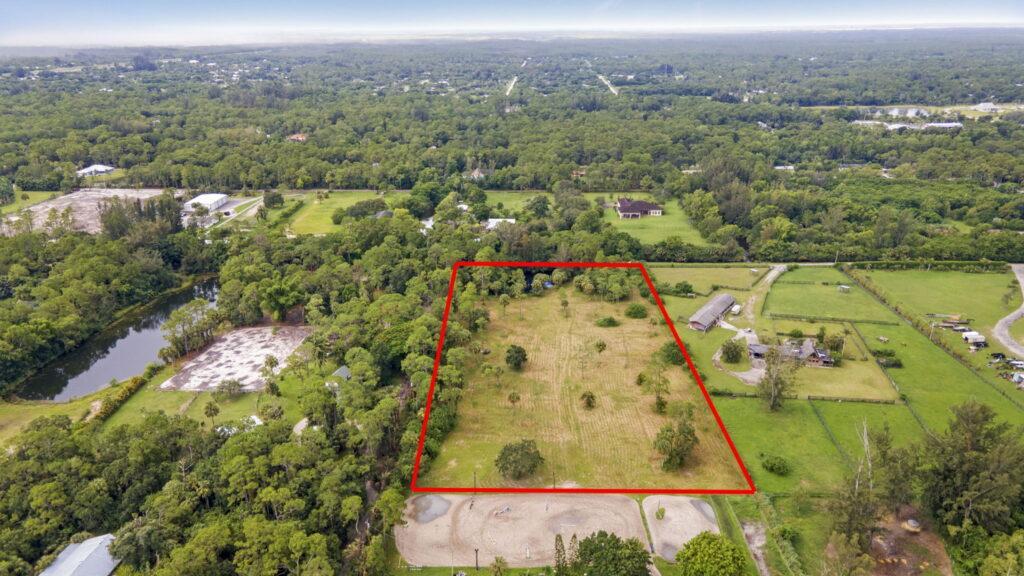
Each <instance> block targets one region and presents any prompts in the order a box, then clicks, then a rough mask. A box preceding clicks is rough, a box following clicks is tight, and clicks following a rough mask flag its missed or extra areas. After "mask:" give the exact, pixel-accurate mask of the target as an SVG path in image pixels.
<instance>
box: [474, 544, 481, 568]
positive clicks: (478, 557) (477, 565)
mask: <svg viewBox="0 0 1024 576" xmlns="http://www.w3.org/2000/svg"><path fill="white" fill-rule="evenodd" d="M473 552H474V553H475V554H476V571H477V572H479V571H480V549H479V548H473Z"/></svg>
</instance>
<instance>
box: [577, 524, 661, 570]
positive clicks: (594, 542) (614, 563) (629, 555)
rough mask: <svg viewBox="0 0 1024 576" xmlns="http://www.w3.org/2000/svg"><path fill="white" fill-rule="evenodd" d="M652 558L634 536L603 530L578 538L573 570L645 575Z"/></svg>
mask: <svg viewBox="0 0 1024 576" xmlns="http://www.w3.org/2000/svg"><path fill="white" fill-rule="evenodd" d="M650 563H651V559H650V555H649V554H648V553H647V550H646V549H645V548H644V545H643V544H641V543H640V541H639V540H637V539H636V538H630V539H628V540H623V539H622V538H619V537H618V536H616V535H615V534H609V533H608V532H605V531H604V530H601V531H599V532H596V533H594V534H591V535H590V536H587V537H586V538H584V539H583V540H580V542H579V552H578V554H577V556H576V558H575V561H574V562H573V573H574V574H586V575H587V576H647V574H648V565H650Z"/></svg>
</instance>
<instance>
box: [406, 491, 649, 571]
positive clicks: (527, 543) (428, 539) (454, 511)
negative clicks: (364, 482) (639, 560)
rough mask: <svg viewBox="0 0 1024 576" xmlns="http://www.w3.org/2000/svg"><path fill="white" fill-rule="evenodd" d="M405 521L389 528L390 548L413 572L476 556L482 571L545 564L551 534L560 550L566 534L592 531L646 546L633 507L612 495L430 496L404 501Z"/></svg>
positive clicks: (469, 561) (550, 555)
mask: <svg viewBox="0 0 1024 576" xmlns="http://www.w3.org/2000/svg"><path fill="white" fill-rule="evenodd" d="M405 521H406V524H405V525H404V526H396V527H395V542H396V544H397V545H398V551H399V552H400V553H401V554H402V557H403V558H405V560H406V562H408V563H409V564H412V565H415V566H450V565H452V564H453V563H454V565H455V566H473V565H474V563H475V561H476V555H475V550H479V551H480V565H481V566H486V565H488V564H490V563H491V562H493V561H494V558H495V556H501V557H503V558H505V560H507V561H508V563H509V565H510V566H513V567H522V568H527V567H540V566H550V565H551V564H553V563H554V560H555V535H556V534H561V535H562V537H563V538H564V539H565V543H566V546H568V544H569V539H570V538H572V535H573V534H576V535H577V536H578V537H579V538H584V537H586V536H588V535H590V534H592V533H594V532H597V531H598V530H605V531H607V532H612V533H614V534H617V535H619V536H620V537H622V538H636V539H638V540H640V541H641V542H644V543H645V546H646V542H647V539H646V537H645V536H644V526H643V520H642V519H641V518H640V510H639V508H638V507H637V505H636V502H634V501H633V500H631V499H630V498H627V497H625V496H615V495H612V496H604V495H601V496H591V495H569V494H550V495H548V494H515V495H511V494H510V495H486V496H475V497H474V496H463V495H447V494H446V495H440V494H429V495H422V496H416V497H413V498H410V499H409V500H408V501H407V502H406V509H405Z"/></svg>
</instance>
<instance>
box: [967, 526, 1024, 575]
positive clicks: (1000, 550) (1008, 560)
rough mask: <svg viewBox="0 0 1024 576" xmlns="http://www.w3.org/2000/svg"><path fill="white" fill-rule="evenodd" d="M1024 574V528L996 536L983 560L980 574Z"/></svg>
mask: <svg viewBox="0 0 1024 576" xmlns="http://www.w3.org/2000/svg"><path fill="white" fill-rule="evenodd" d="M1008 574H1024V530H1017V531H1016V532H1014V533H1013V534H1009V535H1006V534H1003V535H999V536H996V537H995V538H994V539H993V540H992V542H991V544H990V546H989V549H988V555H987V556H986V557H985V559H984V560H983V561H982V562H981V568H980V569H979V570H978V576H1007V575H1008Z"/></svg>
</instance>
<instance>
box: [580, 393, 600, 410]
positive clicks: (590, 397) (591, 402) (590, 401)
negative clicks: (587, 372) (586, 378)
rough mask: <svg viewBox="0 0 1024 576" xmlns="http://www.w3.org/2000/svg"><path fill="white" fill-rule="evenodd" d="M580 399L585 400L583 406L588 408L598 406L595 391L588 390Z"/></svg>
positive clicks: (591, 408)
mask: <svg viewBox="0 0 1024 576" xmlns="http://www.w3.org/2000/svg"><path fill="white" fill-rule="evenodd" d="M580 401H582V402H583V407H584V408H586V409H587V410H593V409H594V407H595V406H597V396H595V395H594V393H593V392H591V391H590V390H587V391H585V392H584V393H583V395H582V396H580Z"/></svg>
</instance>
